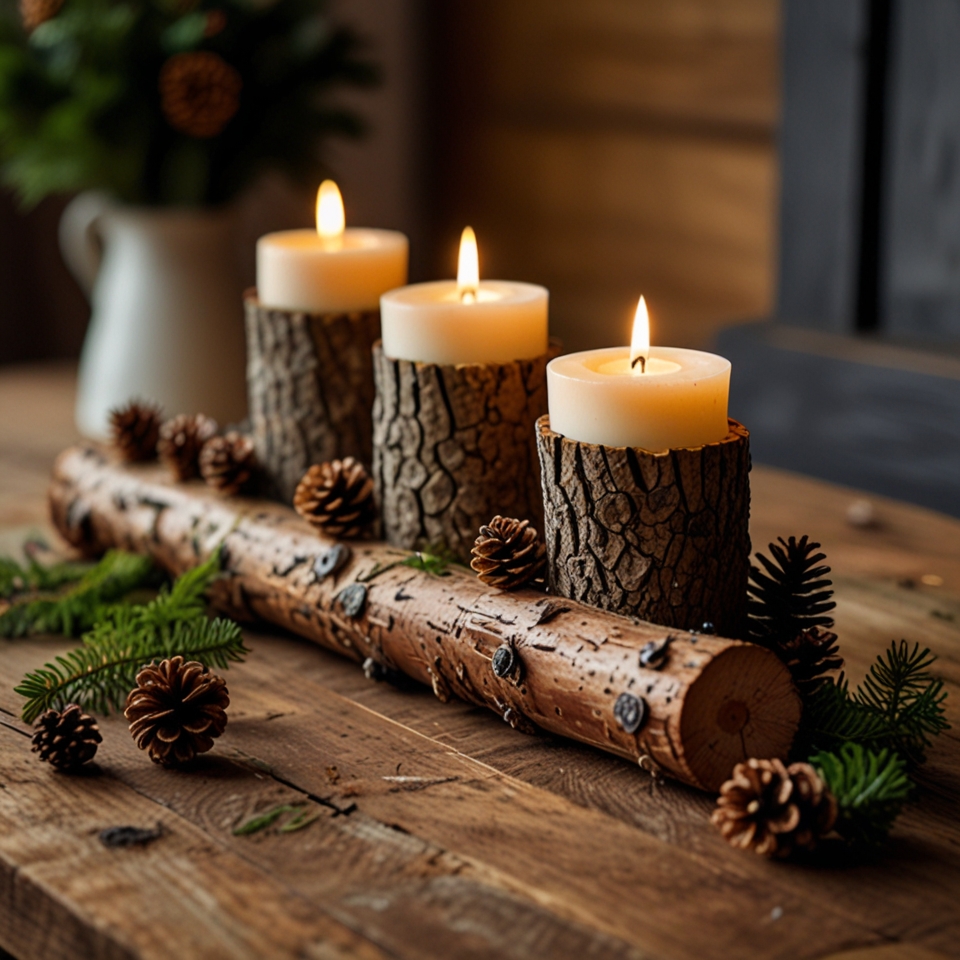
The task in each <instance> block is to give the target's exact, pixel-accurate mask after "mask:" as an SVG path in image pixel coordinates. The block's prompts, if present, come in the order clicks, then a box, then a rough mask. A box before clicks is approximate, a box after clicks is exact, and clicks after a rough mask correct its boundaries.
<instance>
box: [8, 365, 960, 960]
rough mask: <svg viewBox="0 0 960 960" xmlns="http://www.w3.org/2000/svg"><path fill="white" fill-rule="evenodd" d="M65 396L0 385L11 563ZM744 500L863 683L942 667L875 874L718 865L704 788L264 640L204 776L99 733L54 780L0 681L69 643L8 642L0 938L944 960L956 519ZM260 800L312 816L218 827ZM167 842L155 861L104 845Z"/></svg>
mask: <svg viewBox="0 0 960 960" xmlns="http://www.w3.org/2000/svg"><path fill="white" fill-rule="evenodd" d="M71 393H72V379H71V371H70V369H69V368H65V367H59V368H57V367H46V368H36V369H32V370H20V371H8V372H5V373H3V374H2V375H0V527H4V528H6V530H7V543H8V544H9V543H13V542H15V540H16V539H18V538H20V537H22V535H23V532H24V530H25V529H27V528H29V526H30V525H31V524H32V525H34V527H36V526H37V525H40V524H42V523H43V519H44V485H45V476H46V472H47V470H48V469H49V464H50V461H51V458H52V457H53V455H54V454H55V453H56V452H57V451H58V450H59V449H60V448H62V447H63V446H65V445H66V444H67V443H69V442H70V441H71V439H73V429H72V426H71V410H70V401H71ZM753 482H754V508H753V537H754V542H755V544H756V545H757V546H763V545H765V544H766V542H767V541H768V540H770V539H771V538H772V537H774V536H776V535H777V534H783V535H789V534H801V533H806V532H809V533H810V534H811V535H814V536H816V537H817V538H818V539H820V540H822V542H823V544H824V546H825V547H826V549H827V551H828V553H829V556H830V560H831V562H832V564H833V567H834V574H835V582H836V587H837V600H838V609H837V623H838V631H839V633H840V636H841V641H842V644H843V651H844V653H845V654H846V657H847V666H848V671H849V673H850V674H851V675H852V677H853V678H854V679H855V680H857V679H859V678H860V677H861V676H862V674H863V673H864V672H865V670H866V668H867V667H868V665H869V663H870V662H871V661H872V659H873V658H874V656H875V655H876V654H877V653H878V652H879V651H880V650H881V649H882V648H883V647H884V646H885V645H886V644H887V643H888V642H889V640H890V639H893V638H900V637H908V638H910V639H912V640H918V641H920V642H921V643H923V644H929V645H930V646H931V647H932V648H933V649H934V651H935V652H936V653H937V654H938V655H939V657H940V659H939V661H938V664H937V670H938V672H939V674H940V675H941V676H942V677H943V678H944V679H945V681H946V685H947V688H948V689H949V691H950V700H949V703H948V710H949V714H950V717H951V720H952V722H953V724H954V730H952V731H949V732H948V733H946V734H945V735H943V736H942V737H941V738H940V739H939V741H938V742H937V744H936V746H935V747H934V749H933V750H932V751H931V756H930V762H929V764H928V765H927V767H926V768H924V771H923V782H922V788H921V791H920V795H919V798H918V800H919V802H918V803H916V804H914V805H912V806H911V807H910V808H909V809H908V810H907V812H906V813H905V814H904V815H903V817H902V818H901V819H900V820H899V821H898V824H897V827H896V830H895V832H894V836H893V840H892V843H891V845H890V847H889V850H888V851H887V853H886V854H885V855H884V856H883V857H881V858H879V859H877V860H875V861H872V862H859V863H837V862H834V863H829V864H825V865H821V866H817V867H814V866H810V865H790V864H782V863H770V862H768V861H765V860H762V859H760V858H759V857H756V856H754V855H752V854H744V853H740V852H737V851H734V850H732V849H730V848H729V847H727V846H726V844H725V843H724V842H723V841H722V840H721V839H720V837H719V835H718V834H717V833H716V832H715V831H714V830H713V828H712V827H711V826H710V824H709V823H708V816H709V812H710V810H711V808H712V806H713V799H712V798H711V797H709V796H706V795H703V794H699V793H696V792H694V791H692V790H689V789H686V788H683V787H681V786H677V785H675V784H672V783H656V782H654V781H652V780H651V779H650V778H649V777H648V776H647V775H646V774H644V773H643V772H642V771H640V770H639V769H637V768H636V767H634V766H632V765H630V764H628V763H626V762H623V761H620V760H617V759H615V758H612V757H609V756H606V755H603V754H600V753H597V752H594V751H591V750H589V749H587V748H585V747H579V746H577V745H575V744H572V743H568V742H561V741H558V740H555V739H550V738H547V737H530V736H526V735H524V734H522V733H518V732H516V731H513V730H511V729H510V728H509V727H508V726H507V725H506V724H504V723H502V722H500V721H498V720H497V719H496V717H494V716H493V715H492V714H488V713H485V712H482V711H479V710H476V709H473V708H471V707H468V706H466V705H463V704H458V703H449V704H441V703H439V702H438V701H437V700H436V699H435V698H434V697H433V696H432V695H431V694H430V692H429V691H427V690H424V691H416V692H410V691H407V692H401V691H398V690H396V689H394V688H392V687H389V686H387V685H384V684H374V683H370V682H368V681H367V680H365V679H364V677H363V675H362V673H361V672H360V671H359V670H358V669H357V668H356V666H355V665H352V664H350V663H348V662H346V661H342V660H339V659H337V658H336V657H335V656H333V655H331V654H328V653H326V652H324V651H322V650H319V649H316V648H314V647H312V646H310V645H309V644H307V643H306V642H302V641H298V640H295V639H291V638H288V637H279V636H268V635H261V634H256V635H251V636H250V641H249V645H250V646H251V648H252V650H253V653H252V655H251V656H250V658H249V660H248V661H247V663H245V664H243V665H241V666H237V667H234V668H232V669H231V670H230V671H229V673H228V674H227V679H228V682H229V685H230V691H231V697H232V706H231V709H230V723H229V725H228V727H227V731H226V734H225V735H224V736H223V738H222V739H221V740H220V741H218V743H217V747H216V748H215V750H214V751H213V752H212V753H211V754H208V755H206V756H205V757H204V758H203V760H202V762H200V763H199V764H198V765H197V767H196V769H194V770H191V771H189V772H172V771H165V770H162V769H160V768H158V767H156V766H154V765H153V764H151V763H150V762H149V760H148V759H147V758H146V756H144V755H143V754H140V753H139V752H138V751H137V750H136V748H135V746H134V744H133V742H132V740H131V739H130V736H129V734H128V733H127V731H126V727H125V724H124V722H123V721H122V719H117V718H110V719H108V720H106V721H104V722H103V723H102V729H103V733H104V743H103V745H102V747H101V750H100V753H99V754H98V757H97V761H98V765H97V768H96V769H94V770H91V771H90V772H89V773H88V774H87V775H84V776H67V775H63V774H58V773H56V772H54V771H53V770H51V769H49V768H48V767H46V766H44V765H41V764H40V763H38V762H37V761H36V759H35V757H34V755H32V754H31V753H30V750H29V741H28V740H27V737H26V736H24V735H23V732H22V731H23V727H22V725H21V724H20V723H19V721H18V720H17V719H16V717H17V714H18V710H19V703H18V699H19V698H18V697H17V696H16V695H15V694H13V693H12V691H11V687H12V685H13V683H14V682H15V681H16V680H17V679H19V677H20V676H22V674H23V673H24V671H25V670H26V669H28V668H31V667H33V666H35V665H38V664H39V663H41V662H42V661H44V660H45V659H48V658H50V657H51V656H53V655H54V654H56V653H58V652H60V651H63V650H65V649H67V647H68V644H65V643H64V642H63V641H61V640H46V639H31V640H23V641H16V642H13V641H0V644H2V645H0V711H2V712H0V724H2V725H0V946H3V947H5V948H6V949H7V950H9V951H11V952H12V953H13V954H14V955H15V956H17V957H19V958H21V960H28V958H43V960H55V958H90V957H109V958H114V957H118V958H119V957H158V958H159V957H163V958H168V957H170V958H172V957H176V958H194V957H202V958H208V957H209V958H213V957H267V958H284V957H300V958H315V960H331V958H347V957H351V958H360V960H368V958H370V960H373V958H382V957H393V956H397V957H441V956H442V957H458V958H459V957H465V958H467V957H498V958H503V957H506V958H512V957H533V956H550V957H571V958H577V960H580V958H584V957H624V958H626V957H632V958H648V957H650V958H652V957H657V958H660V957H662V958H696V960H703V958H711V957H738V958H739V957H743V958H753V957H783V958H803V957H826V956H831V957H832V956H850V957H854V956H856V957H861V956H862V957H865V958H871V957H873V958H877V960H881V958H885V957H907V958H924V957H926V958H930V957H937V956H960V823H958V812H960V806H958V798H960V744H958V729H957V727H958V720H960V522H958V521H956V520H951V519H949V518H946V517H942V516H938V515H935V514H932V513H929V512H927V511H924V510H920V509H917V508H914V507H909V506H906V505H903V504H898V503H893V502H888V501H882V500H879V499H877V498H872V499H873V500H874V503H875V505H876V507H877V510H878V514H879V518H880V525H879V526H878V527H876V528H875V529H855V528H853V527H851V526H850V525H849V524H848V523H847V522H846V519H845V517H846V510H847V507H848V506H849V504H850V503H851V502H852V501H853V500H854V499H856V497H857V494H855V493H854V492H853V491H849V490H842V489H839V488H836V487H831V486H828V485H826V484H823V483H819V482H816V481H812V480H807V479H803V478H800V477H796V476H791V475H787V474H784V473H780V472H777V471H773V470H769V469H765V468H761V467H757V468H756V469H755V471H754V481H753ZM924 577H926V578H927V580H928V582H935V578H942V581H943V583H942V585H939V586H934V585H926V584H925V583H924V582H923V579H922V578H924ZM278 803H304V804H306V808H307V809H308V810H311V811H315V812H317V813H319V815H320V816H319V818H318V819H317V820H316V821H315V822H314V823H313V824H312V825H311V826H309V827H307V828H306V829H304V830H302V831H299V832H295V833H287V834H283V833H279V832H277V831H275V830H266V831H263V832H261V833H258V834H255V835H252V836H234V835H233V833H232V831H233V828H234V827H235V826H236V825H237V824H239V823H242V822H245V821H246V820H247V819H248V818H249V817H251V816H252V815H253V814H255V813H256V812H258V811H263V810H265V809H268V808H270V807H273V806H274V805H276V804H278ZM157 823H160V824H162V825H163V830H164V832H163V835H162V837H161V838H160V839H159V840H156V841H155V842H153V843H152V844H150V845H148V846H145V847H133V848H124V849H108V848H107V847H106V846H104V845H103V844H102V843H101V842H100V840H99V839H98V834H99V832H100V831H101V830H103V829H104V828H106V827H110V826H116V825H128V824H129V825H135V826H140V827H152V826H154V825H156V824H157ZM849 951H852V952H849Z"/></svg>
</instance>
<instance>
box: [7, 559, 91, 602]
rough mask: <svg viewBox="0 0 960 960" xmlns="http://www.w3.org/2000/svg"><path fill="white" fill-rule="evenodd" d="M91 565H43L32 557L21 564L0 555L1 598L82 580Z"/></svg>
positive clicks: (69, 563) (73, 563) (59, 587)
mask: <svg viewBox="0 0 960 960" xmlns="http://www.w3.org/2000/svg"><path fill="white" fill-rule="evenodd" d="M92 566H93V565H92V564H90V563H79V562H77V561H74V560H67V561H64V562H62V563H54V564H51V565H50V566H44V565H43V564H42V563H38V562H37V561H36V559H34V557H32V556H28V557H27V562H26V564H20V563H18V562H17V561H16V560H14V559H13V558H12V557H0V598H3V599H10V598H11V597H15V596H17V595H18V594H23V593H30V592H33V591H47V592H49V591H51V590H59V589H61V588H62V587H65V586H66V585H67V584H68V583H75V582H76V581H77V580H79V579H81V577H83V576H84V574H86V573H88V572H89V571H90V569H91V568H92Z"/></svg>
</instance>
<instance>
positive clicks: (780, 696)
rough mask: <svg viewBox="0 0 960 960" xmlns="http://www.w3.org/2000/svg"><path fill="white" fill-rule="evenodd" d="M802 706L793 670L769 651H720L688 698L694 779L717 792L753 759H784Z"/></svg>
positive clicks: (684, 738) (749, 647) (687, 742)
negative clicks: (734, 773)
mask: <svg viewBox="0 0 960 960" xmlns="http://www.w3.org/2000/svg"><path fill="white" fill-rule="evenodd" d="M801 710H802V705H801V702H800V696H799V694H798V693H797V689H796V687H795V686H794V684H793V679H792V678H791V676H790V671H789V670H788V669H787V667H786V666H785V665H784V664H783V662H782V661H781V660H780V658H779V657H777V655H776V654H775V653H773V652H772V651H770V650H767V649H765V648H763V647H758V646H756V645H755V644H746V643H741V644H737V645H735V646H730V647H727V648H726V649H725V650H722V651H720V653H718V654H717V655H716V656H715V657H714V658H713V659H712V660H711V661H710V662H709V663H708V664H707V665H706V666H705V667H704V668H703V669H702V670H701V671H700V674H699V675H698V676H697V677H696V678H695V679H694V680H693V682H692V683H691V684H690V687H689V689H688V690H687V693H686V696H685V697H684V699H683V707H682V709H681V712H680V718H679V730H678V731H674V733H673V734H672V736H673V738H674V739H675V740H677V739H679V741H680V742H682V743H683V744H684V758H685V760H686V763H687V766H688V767H689V769H690V773H691V776H692V778H693V782H694V783H696V784H698V785H699V786H701V787H702V788H703V789H704V790H718V789H719V788H720V785H721V784H722V783H723V782H724V781H725V780H727V779H728V778H729V776H730V773H731V771H732V770H733V768H734V766H735V765H736V764H738V763H741V762H742V761H744V760H747V759H749V758H750V757H763V758H773V757H779V758H780V759H783V758H785V757H786V756H787V754H788V753H789V751H790V747H791V745H792V743H793V737H794V734H795V733H796V730H797V726H798V725H799V723H800V714H801Z"/></svg>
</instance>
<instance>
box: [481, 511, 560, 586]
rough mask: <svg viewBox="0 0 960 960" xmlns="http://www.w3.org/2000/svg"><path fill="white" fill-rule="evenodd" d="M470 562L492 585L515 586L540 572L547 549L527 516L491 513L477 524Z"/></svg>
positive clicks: (527, 581)
mask: <svg viewBox="0 0 960 960" xmlns="http://www.w3.org/2000/svg"><path fill="white" fill-rule="evenodd" d="M471 553H472V554H473V559H472V560H471V561H470V566H471V567H473V569H474V570H476V571H477V576H479V577H480V579H481V580H482V581H483V582H484V583H488V584H490V586H491V587H500V589H501V590H514V589H516V588H517V587H522V586H523V585H524V584H525V583H529V582H530V581H531V580H535V579H538V578H540V577H542V576H543V568H544V565H545V563H546V553H545V550H544V546H543V543H541V541H540V537H539V535H538V534H537V531H536V529H535V528H534V527H531V526H530V521H529V520H513V519H511V518H510V517H500V516H496V517H494V518H493V519H492V520H491V521H490V522H489V523H488V524H486V525H485V526H482V527H481V528H480V536H479V537H477V539H476V540H475V541H474V544H473V550H472V551H471Z"/></svg>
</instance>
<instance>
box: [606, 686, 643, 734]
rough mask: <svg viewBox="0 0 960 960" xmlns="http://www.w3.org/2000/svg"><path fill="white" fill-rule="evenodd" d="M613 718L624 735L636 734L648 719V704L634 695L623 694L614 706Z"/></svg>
mask: <svg viewBox="0 0 960 960" xmlns="http://www.w3.org/2000/svg"><path fill="white" fill-rule="evenodd" d="M613 716H614V718H615V719H616V721H617V723H618V724H619V725H620V727H621V729H622V730H623V732H624V733H631V734H632V733H636V732H637V731H638V730H639V729H640V728H641V727H642V726H643V721H644V720H645V719H646V717H647V702H646V700H644V699H643V697H636V696H634V695H633V694H632V693H621V694H620V696H619V697H617V702H616V703H615V704H614V705H613Z"/></svg>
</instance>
